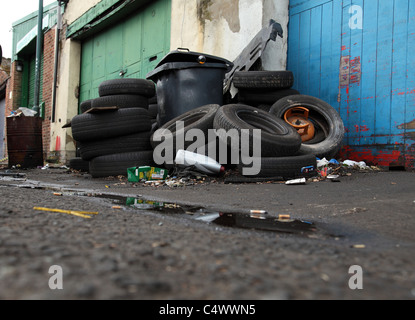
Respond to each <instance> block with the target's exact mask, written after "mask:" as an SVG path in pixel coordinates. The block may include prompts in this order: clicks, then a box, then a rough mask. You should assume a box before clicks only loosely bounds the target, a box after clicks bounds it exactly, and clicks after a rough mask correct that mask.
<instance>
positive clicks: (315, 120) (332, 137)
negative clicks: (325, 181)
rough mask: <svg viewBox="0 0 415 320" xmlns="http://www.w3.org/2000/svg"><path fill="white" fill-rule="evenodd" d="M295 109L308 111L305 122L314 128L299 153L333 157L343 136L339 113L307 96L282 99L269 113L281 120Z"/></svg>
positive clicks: (319, 100) (323, 102)
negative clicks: (311, 136)
mask: <svg viewBox="0 0 415 320" xmlns="http://www.w3.org/2000/svg"><path fill="white" fill-rule="evenodd" d="M295 108H306V109H307V110H309V114H308V119H307V120H308V121H310V122H311V123H312V124H313V126H314V128H315V135H314V137H313V138H312V139H309V140H308V141H305V142H303V143H302V144H301V148H300V151H299V153H300V154H313V155H315V156H317V157H319V158H324V157H325V158H333V157H335V156H336V154H337V153H338V152H339V150H340V148H341V145H342V142H343V138H344V134H345V128H344V123H343V120H342V119H341V117H340V115H339V113H338V112H337V111H336V110H335V109H334V108H333V107H332V106H331V105H329V104H328V103H326V102H325V101H323V100H321V99H318V98H315V97H312V96H308V95H293V96H288V97H285V98H282V99H281V100H279V101H277V102H276V103H275V104H274V105H273V106H272V108H271V110H270V113H271V114H273V115H274V116H276V117H278V118H281V119H283V118H284V117H285V116H286V115H287V112H288V111H290V110H292V109H295Z"/></svg>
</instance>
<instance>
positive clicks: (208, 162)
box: [175, 150, 225, 175]
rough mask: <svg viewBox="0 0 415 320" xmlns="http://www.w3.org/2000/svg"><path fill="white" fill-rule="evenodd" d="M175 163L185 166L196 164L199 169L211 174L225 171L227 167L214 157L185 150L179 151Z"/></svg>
mask: <svg viewBox="0 0 415 320" xmlns="http://www.w3.org/2000/svg"><path fill="white" fill-rule="evenodd" d="M175 163H176V165H177V166H179V167H184V168H186V167H191V166H194V167H195V169H197V170H198V171H200V172H203V173H206V174H209V175H215V174H220V173H223V172H225V168H224V167H223V166H222V165H221V164H219V163H218V162H217V161H215V160H213V159H212V158H209V157H207V156H204V155H201V154H197V153H194V152H189V151H185V150H179V151H178V152H177V155H176V160H175Z"/></svg>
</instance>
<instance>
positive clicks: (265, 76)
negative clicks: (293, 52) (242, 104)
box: [233, 70, 294, 89]
mask: <svg viewBox="0 0 415 320" xmlns="http://www.w3.org/2000/svg"><path fill="white" fill-rule="evenodd" d="M233 84H234V86H235V87H236V88H238V89H289V88H291V87H292V86H293V85H294V75H293V73H292V72H291V71H285V70H284V71H239V72H235V75H234V77H233Z"/></svg>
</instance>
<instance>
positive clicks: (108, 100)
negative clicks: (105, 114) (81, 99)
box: [91, 94, 148, 109]
mask: <svg viewBox="0 0 415 320" xmlns="http://www.w3.org/2000/svg"><path fill="white" fill-rule="evenodd" d="M103 107H118V108H120V109H128V108H143V109H148V98H146V97H144V96H140V95H133V94H128V95H127V94H117V95H112V96H105V97H99V98H96V99H93V100H92V101H91V108H103Z"/></svg>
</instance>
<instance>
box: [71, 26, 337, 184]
mask: <svg viewBox="0 0 415 320" xmlns="http://www.w3.org/2000/svg"><path fill="white" fill-rule="evenodd" d="M278 36H281V37H282V28H281V26H280V25H279V24H278V23H276V22H275V21H273V20H271V21H270V24H269V26H268V27H266V28H264V29H263V30H262V31H261V32H259V33H258V35H257V36H256V37H254V39H253V40H252V41H251V43H250V44H249V45H248V46H247V47H246V48H245V49H244V50H243V52H242V53H241V54H240V56H238V58H237V59H236V60H235V61H234V62H230V61H227V60H226V59H223V58H220V57H215V56H211V55H207V54H203V53H198V52H191V51H189V50H187V49H186V50H184V49H179V50H177V51H173V52H171V53H170V54H168V55H167V56H166V57H165V58H164V59H163V60H162V61H161V62H160V63H159V64H158V66H157V67H156V68H155V70H154V71H153V72H150V73H149V74H148V76H147V79H117V80H110V81H106V82H103V83H102V84H101V85H100V87H99V95H100V97H99V98H97V99H93V100H89V101H84V102H82V104H81V109H82V112H83V113H82V114H81V115H78V116H76V117H75V118H74V119H72V123H71V127H72V133H73V137H74V140H75V141H77V143H78V144H79V153H80V159H78V161H85V162H88V168H89V172H90V173H91V175H92V176H93V177H104V176H117V175H126V174H127V169H128V168H139V167H142V166H147V167H153V166H158V167H163V168H166V169H168V170H173V169H174V168H176V169H177V167H179V165H180V164H181V167H182V169H184V168H183V167H185V166H184V165H183V163H179V162H180V161H177V159H176V156H177V155H178V154H181V153H182V152H183V151H184V150H187V151H197V152H198V153H201V154H202V155H203V156H205V157H206V158H205V159H206V160H205V164H206V163H208V162H210V161H215V162H216V163H217V164H218V166H217V168H218V170H213V171H211V172H209V171H207V172H206V171H205V173H210V174H220V173H221V172H223V168H235V167H236V168H238V169H239V171H240V172H241V173H242V175H245V176H247V177H269V178H272V177H277V176H279V177H283V178H285V179H291V178H298V177H306V176H312V175H314V174H315V172H316V169H317V158H329V159H331V158H333V157H335V155H336V154H337V152H338V151H339V150H340V147H341V144H342V141H343V138H344V125H343V121H342V120H341V118H340V116H339V114H338V112H337V111H336V110H335V109H334V108H333V107H331V106H330V105H328V104H327V103H325V102H324V101H321V100H320V99H317V98H315V97H311V96H305V95H301V93H300V92H298V91H296V90H293V89H292V86H293V84H294V77H293V73H292V72H291V71H286V70H280V71H264V70H262V63H261V54H262V52H263V51H264V50H265V48H266V46H267V43H268V42H269V41H271V40H273V41H275V40H276V38H277V37H278ZM149 99H150V100H151V102H149ZM150 106H152V111H150ZM258 133H259V134H258ZM189 135H193V137H194V139H184V138H183V139H179V138H182V137H186V136H189ZM198 137H199V138H200V137H202V138H200V139H197V138H198ZM259 147H260V148H259ZM189 148H190V150H189ZM221 151H222V152H221ZM212 154H213V156H211V155H212ZM196 158H197V160H195V159H196ZM196 158H194V159H193V160H194V162H193V163H191V164H193V167H194V169H196V170H199V171H200V170H201V167H199V168H197V165H198V164H200V163H201V162H203V160H200V158H198V157H196ZM246 159H247V160H249V161H245V160H246ZM185 163H187V164H189V163H188V162H185ZM78 164H79V162H78ZM189 166H190V165H189ZM255 167H256V168H255ZM202 171H203V170H202Z"/></svg>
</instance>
